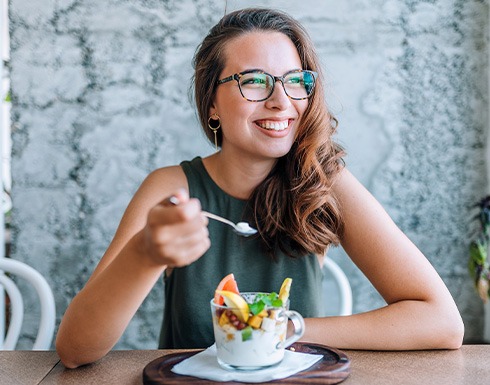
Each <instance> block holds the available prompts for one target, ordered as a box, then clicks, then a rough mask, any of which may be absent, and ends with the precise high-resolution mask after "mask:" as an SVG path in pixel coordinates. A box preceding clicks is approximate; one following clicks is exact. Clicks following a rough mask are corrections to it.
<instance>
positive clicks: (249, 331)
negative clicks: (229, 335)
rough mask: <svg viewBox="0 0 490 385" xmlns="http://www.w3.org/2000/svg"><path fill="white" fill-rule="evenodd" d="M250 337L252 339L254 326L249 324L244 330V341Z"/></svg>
mask: <svg viewBox="0 0 490 385" xmlns="http://www.w3.org/2000/svg"><path fill="white" fill-rule="evenodd" d="M250 339H252V328H251V327H250V326H247V327H246V328H245V329H243V330H242V341H248V340H250Z"/></svg>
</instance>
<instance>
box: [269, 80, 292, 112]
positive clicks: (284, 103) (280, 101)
mask: <svg viewBox="0 0 490 385" xmlns="http://www.w3.org/2000/svg"><path fill="white" fill-rule="evenodd" d="M290 104H291V100H290V99H289V97H288V96H287V95H286V91H285V90H284V86H283V84H282V81H280V80H277V81H276V83H275V84H274V91H273V92H272V95H271V96H270V97H269V99H267V100H266V101H265V106H266V107H267V108H271V109H278V110H281V111H282V110H285V109H287V108H288V107H289V105H290Z"/></svg>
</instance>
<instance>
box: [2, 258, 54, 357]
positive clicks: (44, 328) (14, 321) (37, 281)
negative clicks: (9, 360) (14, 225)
mask: <svg viewBox="0 0 490 385" xmlns="http://www.w3.org/2000/svg"><path fill="white" fill-rule="evenodd" d="M2 271H3V272H6V273H10V274H15V275H17V276H19V277H20V278H23V279H25V280H27V281H28V282H29V283H30V284H31V285H32V286H33V287H34V289H35V290H36V292H37V294H38V296H39V301H40V304H41V318H40V322H39V328H38V333H37V337H36V340H35V342H34V345H33V347H32V350H49V349H50V347H51V342H52V341H53V334H54V327H55V321H56V308H55V303H54V297H53V292H52V291H51V288H50V287H49V285H48V283H47V282H46V280H45V279H44V277H43V276H42V275H41V274H40V273H39V272H38V271H36V270H34V269H33V268H32V267H30V266H28V265H27V264H25V263H23V262H20V261H17V260H13V259H10V258H0V285H2V286H3V287H4V289H5V291H6V292H7V294H8V296H9V298H10V303H11V317H10V323H9V328H8V331H7V334H6V337H5V341H4V343H3V346H2V345H1V343H0V350H14V349H15V347H16V345H17V341H18V339H19V335H20V331H21V327H22V322H23V319H24V303H23V300H22V295H21V293H20V291H19V289H18V288H17V285H16V284H15V282H14V281H12V280H11V279H10V278H9V277H8V276H7V275H5V274H3V272H2Z"/></svg>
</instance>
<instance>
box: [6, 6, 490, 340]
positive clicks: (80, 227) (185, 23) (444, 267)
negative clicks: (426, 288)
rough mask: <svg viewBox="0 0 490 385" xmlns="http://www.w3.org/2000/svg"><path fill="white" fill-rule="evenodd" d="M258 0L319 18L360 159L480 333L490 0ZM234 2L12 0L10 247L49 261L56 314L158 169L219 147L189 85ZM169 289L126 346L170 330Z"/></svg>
mask: <svg viewBox="0 0 490 385" xmlns="http://www.w3.org/2000/svg"><path fill="white" fill-rule="evenodd" d="M243 4H245V2H243V1H242V2H240V1H238V0H235V1H229V2H228V10H230V9H234V8H238V7H241V6H243ZM246 4H247V5H248V4H251V5H252V4H261V5H265V6H274V7H278V8H281V9H283V10H285V11H287V12H290V13H291V14H292V15H294V16H295V17H297V18H298V19H299V20H300V21H302V22H303V23H304V25H305V26H306V28H307V29H308V30H309V32H310V34H311V35H312V37H313V39H314V41H315V42H316V44H317V48H318V52H319V54H320V55H321V58H322V61H323V63H324V69H325V73H326V74H327V78H328V81H329V83H330V84H329V87H328V99H329V101H330V105H331V107H332V109H333V111H334V112H335V114H336V115H337V117H338V119H339V121H340V128H339V140H340V141H341V143H342V144H343V145H344V146H345V147H346V148H347V150H348V152H349V156H348V157H347V159H346V160H347V164H348V166H349V167H350V169H351V170H352V171H353V172H354V174H355V175H357V176H358V177H359V178H360V180H361V181H362V182H363V183H364V184H365V185H366V187H368V188H369V189H370V190H371V191H372V192H373V193H374V194H375V196H376V197H377V198H378V199H379V200H380V201H381V202H382V204H383V205H384V206H385V208H386V209H387V210H388V212H389V213H390V214H391V216H392V217H393V219H394V220H395V221H396V223H397V224H398V225H399V226H400V227H401V228H402V229H403V230H404V231H405V232H406V233H407V234H408V235H409V236H410V238H411V239H412V240H413V241H414V242H415V243H416V244H417V245H418V246H419V247H420V248H421V249H422V251H423V252H424V253H425V254H426V255H427V256H428V258H429V259H430V261H431V262H432V263H433V264H434V266H435V267H436V269H437V270H438V271H439V273H440V274H441V275H442V277H443V279H444V281H445V282H446V283H447V284H448V286H449V288H450V290H451V292H452V294H453V295H454V297H455V298H456V301H457V303H458V306H459V308H460V310H461V312H462V313H463V317H464V320H465V323H466V339H467V341H471V340H476V339H479V338H480V337H481V335H482V322H483V321H482V317H483V316H482V314H483V313H482V308H481V304H480V301H479V300H478V298H477V296H476V294H475V293H474V291H473V289H472V286H471V282H470V279H469V278H468V274H467V271H466V261H467V245H468V239H469V237H470V236H471V235H472V234H473V233H474V231H475V224H472V223H471V216H472V215H473V212H472V211H471V206H472V205H473V204H474V202H476V201H478V200H479V199H480V198H481V197H482V196H483V195H484V194H485V193H486V191H487V188H486V186H487V177H486V166H485V151H486V135H487V133H486V131H487V126H488V113H487V110H488V103H487V98H488V87H487V71H488V58H487V55H488V44H487V32H488V2H487V1H476V0H470V1H462V0H431V1H415V0H398V1H395V0H369V1H368V0H351V1H341V2H340V1H334V0H324V1H321V2H319V1H317V0H303V1H302V2H301V6H299V5H298V2H297V1H290V0H287V1H286V0H284V1H264V0H263V1H260V2H259V1H247V2H246ZM223 11H224V2H223V1H222V0H212V1H203V0H181V1H157V0H146V1H138V0H119V1H116V0H106V1H96V0H84V1H81V0H56V1H55V0H38V1H35V2H33V1H29V2H28V1H24V0H11V1H10V22H11V39H12V41H11V49H12V52H11V67H12V72H11V73H12V96H13V109H12V113H13V128H14V132H13V159H12V167H13V169H12V178H13V189H12V195H13V201H14V211H13V222H14V223H13V225H14V233H13V249H14V251H13V257H14V258H17V259H20V260H23V261H26V262H28V263H29V264H31V265H32V266H34V267H35V268H36V269H38V270H39V271H41V272H42V273H43V274H44V275H45V276H46V277H47V279H48V280H49V283H50V284H51V286H52V287H53V289H54V291H55V293H56V304H57V307H58V319H60V318H61V316H62V314H63V313H64V311H65V309H66V306H67V305H68V303H69V302H70V300H71V298H72V297H73V296H74V295H75V294H76V293H77V291H78V290H79V289H80V288H81V287H82V285H83V284H84V282H85V281H86V280H87V278H88V277H89V275H90V273H91V271H92V269H93V268H94V266H95V264H96V263H97V261H98V259H99V258H100V257H101V255H102V253H103V252H104V250H105V248H106V247H107V245H108V243H109V242H110V240H111V237H112V235H113V233H114V231H115V228H116V226H117V224H118V222H119V219H120V217H121V215H122V213H123V211H124V209H125V207H126V205H127V203H128V201H129V199H130V198H131V196H132V194H133V193H134V192H135V190H136V188H137V187H138V185H139V184H140V183H141V181H142V180H143V178H144V177H145V175H146V174H147V173H148V172H150V171H151V170H153V169H154V168H157V167H161V166H165V165H170V164H175V163H178V162H179V161H180V160H182V159H188V158H191V157H193V156H194V155H197V154H201V155H206V154H208V153H210V152H211V151H212V147H211V146H210V145H209V144H207V143H206V141H205V140H204V138H203V135H202V134H201V133H200V129H199V127H198V124H197V120H196V117H195V113H194V110H193V108H192V105H191V104H190V102H189V101H188V98H187V88H188V85H189V79H190V77H191V74H192V68H191V64H190V61H191V58H192V54H193V52H194V49H195V47H196V46H197V44H198V43H199V42H200V40H201V39H202V38H203V36H204V35H205V34H206V32H207V30H208V29H209V28H210V27H211V26H212V25H213V24H214V23H215V22H216V21H217V20H218V19H219V18H220V16H221V15H222V14H223ZM332 255H333V258H334V259H335V260H337V261H338V262H339V263H340V264H341V265H342V267H343V268H344V270H345V271H346V272H347V273H348V275H349V278H350V280H351V282H352V284H353V288H354V298H355V304H354V305H355V311H356V312H357V311H364V310H368V309H372V308H374V307H377V306H380V305H383V301H382V299H381V298H380V297H379V295H378V294H377V293H376V292H375V290H374V289H373V288H372V287H371V285H370V284H369V282H368V281H367V280H366V279H365V278H364V277H363V276H362V274H361V273H360V272H359V271H358V270H357V268H356V267H355V266H354V265H353V264H352V263H351V262H350V260H348V258H347V257H346V256H345V254H344V253H343V251H342V250H341V249H337V250H334V252H333V253H332ZM161 290H162V287H161V284H159V285H157V287H156V288H155V290H153V292H152V293H151V295H150V296H149V298H148V299H147V300H146V301H145V303H144V305H143V306H142V308H141V309H140V311H139V312H138V313H137V315H136V316H135V318H134V320H133V321H132V323H131V325H130V327H129V329H128V330H127V332H126V333H125V334H124V336H123V337H122V339H121V341H120V343H119V344H118V345H117V347H119V348H154V347H156V344H157V342H156V340H157V335H158V330H159V327H160V320H161V308H162V303H163V301H162V294H161ZM29 302H30V306H31V307H32V309H33V310H32V312H31V314H30V315H29V316H28V319H27V321H28V324H27V329H26V331H25V333H24V337H23V338H24V339H23V342H22V343H23V344H26V345H27V344H28V343H29V340H32V338H33V333H34V326H33V325H34V320H35V317H36V308H35V305H34V304H33V302H34V299H33V298H31V299H30V300H29Z"/></svg>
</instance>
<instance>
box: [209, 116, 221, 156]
mask: <svg viewBox="0 0 490 385" xmlns="http://www.w3.org/2000/svg"><path fill="white" fill-rule="evenodd" d="M208 127H209V128H210V129H211V131H213V132H214V147H215V148H216V151H218V138H217V132H218V130H219V129H220V127H221V120H220V118H219V115H218V114H217V113H216V112H215V113H214V114H213V115H211V116H210V117H209V119H208Z"/></svg>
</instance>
